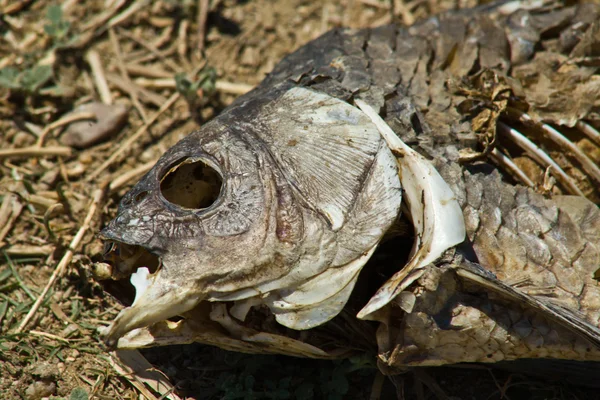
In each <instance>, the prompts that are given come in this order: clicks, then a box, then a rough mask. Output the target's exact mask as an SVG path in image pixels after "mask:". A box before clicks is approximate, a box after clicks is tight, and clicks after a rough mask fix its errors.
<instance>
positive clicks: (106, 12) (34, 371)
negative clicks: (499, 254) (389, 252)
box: [0, 0, 593, 400]
mask: <svg viewBox="0 0 600 400" xmlns="http://www.w3.org/2000/svg"><path fill="white" fill-rule="evenodd" d="M60 3H62V4H61V6H60V7H58V6H56V5H55V4H57V2H53V1H47V0H38V1H32V0H20V1H15V0H0V34H1V36H0V132H1V133H0V204H1V205H0V252H1V253H2V254H0V398H2V399H40V398H48V397H49V398H70V399H86V398H98V399H137V398H149V399H160V398H171V399H178V398H182V399H183V398H189V399H262V398H269V399H312V398H325V399H342V398H344V399H379V398H380V399H393V398H396V396H398V398H406V399H412V398H415V399H434V398H437V399H489V400H492V399H513V400H514V399H522V398H527V399H576V398H578V399H586V398H592V397H589V396H591V393H593V392H588V391H586V390H585V389H579V388H575V387H570V386H567V385H563V384H560V383H557V381H548V380H546V381H544V380H538V379H537V378H532V377H530V376H527V375H523V374H520V373H515V372H505V371H504V370H500V369H491V368H490V367H488V366H464V367H462V368H439V369H435V368H430V369H421V370H418V371H409V372H407V373H406V374H404V375H400V376H397V377H394V378H393V379H387V378H384V377H383V376H382V375H381V374H379V373H377V372H376V370H375V369H374V368H373V361H374V358H373V357H370V358H369V357H368V356H366V357H365V358H363V359H352V360H342V361H336V362H325V361H313V360H297V359H292V358H286V357H267V356H251V355H241V354H236V353H229V352H225V351H221V350H219V349H216V348H211V347H207V346H201V345H189V346H174V347H169V348H161V349H149V350H143V351H141V352H117V353H111V352H109V351H108V350H107V349H106V348H105V346H104V345H103V343H102V341H101V337H100V334H99V333H98V328H99V327H103V326H107V325H108V324H109V323H110V322H111V321H112V320H113V319H114V317H115V316H116V315H117V313H118V312H119V310H120V309H121V308H122V306H121V305H119V304H118V302H116V301H115V299H113V298H112V297H111V296H110V295H108V294H106V293H105V292H104V291H103V289H102V287H101V286H100V285H99V283H98V282H97V281H96V280H95V279H94V274H96V275H98V274H101V273H102V271H98V270H97V268H100V267H101V265H99V264H95V263H97V262H100V261H102V253H103V243H102V241H101V240H100V239H99V238H98V237H97V233H98V232H99V230H100V229H101V227H102V226H104V225H105V224H106V223H107V222H108V221H109V220H110V219H111V218H112V217H113V216H114V215H115V212H116V205H117V203H118V201H119V199H120V198H121V197H122V196H123V194H124V193H125V192H126V191H127V190H128V188H130V187H131V186H132V185H133V184H134V183H135V181H136V180H137V179H138V178H139V177H140V176H141V175H142V174H143V173H145V172H146V171H147V170H148V169H149V168H150V167H151V166H152V165H153V163H154V162H155V161H156V160H157V159H158V157H159V156H160V155H161V154H162V153H163V152H164V151H165V150H166V149H167V148H169V147H170V146H172V145H173V144H174V143H176V142H177V141H178V140H179V139H181V138H182V137H184V136H185V135H187V134H188V133H190V132H191V131H192V130H194V129H196V128H198V126H199V125H201V124H202V123H203V122H204V121H206V120H208V119H210V118H211V117H212V116H214V115H215V114H217V113H218V112H219V111H220V110H222V109H223V108H224V107H225V106H227V105H228V104H230V103H231V102H232V101H233V100H234V99H235V98H236V96H239V95H240V94H243V93H245V92H246V91H248V90H249V89H250V88H252V87H253V86H254V85H256V84H257V83H258V82H260V81H261V80H262V79H263V78H264V76H265V75H266V74H267V73H268V72H269V71H270V70H271V69H272V68H273V67H274V65H276V63H277V62H278V61H279V60H280V59H281V58H282V57H283V56H284V55H285V54H287V53H289V52H291V51H293V50H295V49H297V48H298V47H299V46H301V45H302V44H304V43H306V42H308V41H310V40H311V39H314V38H316V37H317V36H319V35H321V34H322V33H324V32H326V31H327V30H329V29H331V28H333V27H336V26H348V27H355V28H359V27H366V26H376V25H381V24H385V23H389V22H392V21H394V22H401V23H408V24H410V23H412V22H414V21H416V20H418V19H421V18H424V17H426V16H428V15H431V14H432V13H435V12H440V11H443V10H446V9H450V8H457V7H466V6H472V5H473V4H475V3H476V1H470V0H456V1H447V0H439V1H438V0H413V1H411V2H408V3H405V2H402V1H393V2H389V1H380V0H360V1H359V0H328V1H315V0H310V1H308V0H271V1H267V0H254V1H241V0H240V1H235V0H212V1H209V0H197V1H193V0H181V1H169V0H162V1H161V0H159V1H146V0H134V1H127V0H104V1H89V0H82V1H75V0H67V1H63V2H60ZM90 102H98V103H104V104H112V105H113V107H109V108H106V109H104V108H103V109H102V111H99V112H102V113H104V114H102V115H104V117H103V118H102V121H98V123H97V124H96V122H95V121H91V120H90V119H89V118H90V111H93V110H90V109H86V108H83V109H77V107H78V106H80V105H82V104H87V103H90ZM98 107H100V106H98ZM74 110H75V111H74ZM78 121H79V122H78ZM81 121H84V122H81ZM90 124H92V125H94V124H96V126H95V127H94V129H92V128H91V127H90ZM94 135H98V137H97V141H96V142H94V143H91V142H90V140H93V139H94V138H96V136H94ZM94 268H96V270H94Z"/></svg>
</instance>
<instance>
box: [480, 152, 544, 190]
mask: <svg viewBox="0 0 600 400" xmlns="http://www.w3.org/2000/svg"><path fill="white" fill-rule="evenodd" d="M490 155H491V156H492V159H494V161H495V162H496V163H497V164H498V166H499V167H500V168H502V169H504V170H506V171H508V172H509V173H510V174H511V175H513V176H515V177H516V178H517V179H518V180H520V181H521V182H522V183H523V184H525V185H526V186H529V187H535V183H533V181H532V180H531V179H529V177H528V176H527V175H526V174H525V172H523V171H522V170H521V168H519V166H518V165H517V164H515V163H514V162H513V160H511V159H510V158H508V157H507V156H506V155H505V154H504V153H502V152H501V151H500V150H498V149H497V148H493V149H492V152H491V153H490Z"/></svg>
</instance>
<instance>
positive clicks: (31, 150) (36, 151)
mask: <svg viewBox="0 0 600 400" xmlns="http://www.w3.org/2000/svg"><path fill="white" fill-rule="evenodd" d="M72 151H73V150H72V149H71V148H70V147H66V146H49V147H38V146H31V147H23V148H20V149H3V150H0V158H16V157H47V156H63V157H69V156H70V155H71V153H72Z"/></svg>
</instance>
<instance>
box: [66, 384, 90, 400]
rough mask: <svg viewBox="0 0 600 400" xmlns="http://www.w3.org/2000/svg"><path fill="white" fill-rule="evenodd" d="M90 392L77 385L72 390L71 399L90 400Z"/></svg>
mask: <svg viewBox="0 0 600 400" xmlns="http://www.w3.org/2000/svg"><path fill="white" fill-rule="evenodd" d="M88 398H89V396H88V392H87V391H86V390H85V389H84V388H82V387H76V388H75V389H73V391H72V392H71V396H69V400H88Z"/></svg>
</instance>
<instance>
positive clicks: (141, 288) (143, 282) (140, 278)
mask: <svg viewBox="0 0 600 400" xmlns="http://www.w3.org/2000/svg"><path fill="white" fill-rule="evenodd" d="M149 275H150V271H148V268H146V267H140V268H138V269H137V271H135V272H134V273H133V274H131V277H130V278H129V282H131V284H132V285H133V287H134V288H135V299H134V300H133V304H132V306H134V305H135V304H136V302H137V301H138V299H139V298H140V297H142V294H143V293H144V292H145V291H146V289H148V287H149V286H150V285H151V284H152V283H151V282H150V280H151V279H150V278H149Z"/></svg>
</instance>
